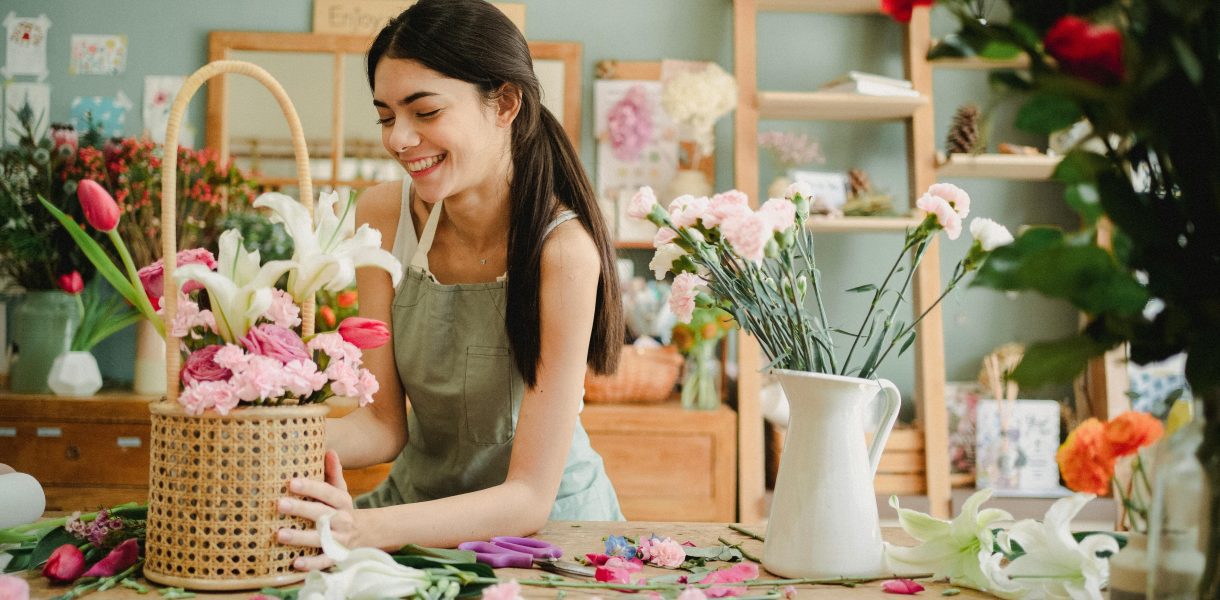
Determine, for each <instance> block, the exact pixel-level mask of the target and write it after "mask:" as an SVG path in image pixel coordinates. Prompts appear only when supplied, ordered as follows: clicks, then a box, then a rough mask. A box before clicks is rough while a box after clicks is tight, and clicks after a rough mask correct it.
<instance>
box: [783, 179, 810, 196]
mask: <svg viewBox="0 0 1220 600" xmlns="http://www.w3.org/2000/svg"><path fill="white" fill-rule="evenodd" d="M798 194H799V195H800V197H801V198H804V199H805V200H810V201H811V200H812V199H813V186H811V185H809V184H808V183H806V182H804V181H798V182H796V183H793V184H791V185H789V186H788V191H786V192H784V197H785V198H787V199H789V200H796V197H797V195H798Z"/></svg>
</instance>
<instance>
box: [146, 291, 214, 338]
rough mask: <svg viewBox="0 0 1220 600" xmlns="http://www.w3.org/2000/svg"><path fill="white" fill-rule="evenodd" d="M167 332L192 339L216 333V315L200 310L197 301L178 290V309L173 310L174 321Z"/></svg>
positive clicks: (177, 336)
mask: <svg viewBox="0 0 1220 600" xmlns="http://www.w3.org/2000/svg"><path fill="white" fill-rule="evenodd" d="M158 312H164V311H158ZM200 330H202V333H201V331H200ZM169 332H170V335H172V336H174V337H176V338H185V337H188V336H189V337H190V338H191V339H193V340H198V339H201V338H203V334H204V333H216V316H215V315H213V314H212V311H210V310H206V309H203V310H200V308H199V304H198V303H196V302H195V301H194V300H191V299H190V297H189V296H187V295H186V294H184V293H181V292H179V293H178V309H177V310H176V311H174V321H173V322H172V323H170V327H169Z"/></svg>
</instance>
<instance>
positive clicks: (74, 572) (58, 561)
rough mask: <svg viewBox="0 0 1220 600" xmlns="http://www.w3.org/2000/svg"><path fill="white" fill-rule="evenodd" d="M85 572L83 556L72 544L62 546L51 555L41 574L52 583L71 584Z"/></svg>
mask: <svg viewBox="0 0 1220 600" xmlns="http://www.w3.org/2000/svg"><path fill="white" fill-rule="evenodd" d="M84 572H85V554H84V553H83V552H81V551H80V548H77V547H76V546H74V545H72V544H64V545H62V546H60V547H58V548H56V549H55V551H54V552H52V553H51V557H50V558H48V559H47V564H46V566H44V567H43V568H42V574H43V576H44V577H46V578H47V579H50V580H51V582H52V583H72V582H73V581H76V579H77V578H78V577H80V576H81V573H84Z"/></svg>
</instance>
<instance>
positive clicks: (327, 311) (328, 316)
mask: <svg viewBox="0 0 1220 600" xmlns="http://www.w3.org/2000/svg"><path fill="white" fill-rule="evenodd" d="M318 316H320V317H322V322H323V323H326V326H327V327H334V326H335V311H334V310H332V309H331V307H329V306H323V307H322V308H319V309H318Z"/></svg>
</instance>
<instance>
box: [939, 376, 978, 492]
mask: <svg viewBox="0 0 1220 600" xmlns="http://www.w3.org/2000/svg"><path fill="white" fill-rule="evenodd" d="M982 394H983V388H982V386H980V385H979V384H978V382H974V381H950V382H946V383H945V408H946V409H947V410H948V411H949V472H950V473H953V474H956V475H970V476H974V466H975V460H974V459H975V454H974V452H975V433H974V432H975V425H974V424H975V420H976V418H977V415H978V406H979V398H981V397H982Z"/></svg>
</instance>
